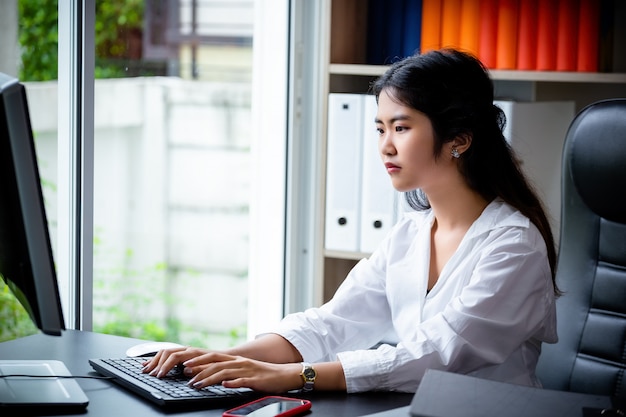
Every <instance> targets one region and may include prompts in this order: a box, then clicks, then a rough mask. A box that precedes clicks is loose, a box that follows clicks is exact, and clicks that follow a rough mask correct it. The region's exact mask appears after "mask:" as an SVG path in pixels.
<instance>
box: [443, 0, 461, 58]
mask: <svg viewBox="0 0 626 417" xmlns="http://www.w3.org/2000/svg"><path fill="white" fill-rule="evenodd" d="M460 39H461V0H443V2H442V3H441V47H443V48H445V47H452V48H458V47H459V40H460Z"/></svg>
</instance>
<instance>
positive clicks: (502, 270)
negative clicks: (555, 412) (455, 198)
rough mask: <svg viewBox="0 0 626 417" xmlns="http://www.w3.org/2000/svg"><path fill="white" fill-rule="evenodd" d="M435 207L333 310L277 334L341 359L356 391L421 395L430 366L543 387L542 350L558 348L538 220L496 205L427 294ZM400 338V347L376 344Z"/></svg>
mask: <svg viewBox="0 0 626 417" xmlns="http://www.w3.org/2000/svg"><path fill="white" fill-rule="evenodd" d="M433 221H434V215H433V213H432V211H431V210H427V211H423V212H411V213H408V214H406V215H405V217H404V218H403V220H401V221H400V222H399V223H398V224H397V225H396V226H395V227H394V228H393V230H392V231H391V232H390V234H389V235H388V237H387V238H386V239H385V241H384V242H383V243H382V244H381V246H380V247H379V248H378V249H377V250H376V251H375V252H374V253H373V254H372V256H371V257H370V258H369V259H364V260H361V261H360V262H359V263H358V264H357V265H356V266H355V267H354V268H353V269H352V271H351V272H350V273H349V274H348V276H347V277H346V279H345V281H344V282H343V283H342V285H341V286H340V288H339V289H338V290H337V292H336V293H335V296H334V297H333V299H332V300H330V301H329V302H328V303H326V304H325V305H323V306H322V307H320V308H312V309H308V310H306V311H305V312H302V313H297V314H291V315H288V316H287V317H285V318H284V319H283V320H282V321H281V322H280V324H279V325H278V326H277V327H275V328H274V329H273V330H272V332H274V333H278V334H280V335H282V336H283V337H285V338H286V339H287V340H289V341H290V342H291V343H292V344H293V345H294V346H295V347H296V348H297V349H298V350H299V352H300V353H301V355H302V356H303V358H304V360H305V361H307V362H321V361H333V360H339V361H340V362H341V364H342V366H343V370H344V374H345V378H346V384H347V390H348V392H360V391H368V390H394V391H406V392H414V391H415V390H416V389H417V387H418V385H419V382H420V380H421V378H422V376H423V375H424V372H425V371H426V369H429V368H433V369H441V370H447V371H451V372H458V373H467V374H472V375H475V376H481V377H485V378H490V379H495V380H500V381H505V382H512V383H518V384H524V385H535V386H539V385H540V384H539V382H538V380H537V378H536V377H535V367H536V363H537V359H538V356H539V353H540V350H541V343H542V342H547V343H554V342H556V341H557V335H556V311H555V304H554V301H555V296H554V290H553V286H552V279H551V273H550V267H549V264H548V259H547V254H546V246H545V243H544V240H543V238H542V237H541V234H540V233H539V231H538V230H537V228H536V227H535V226H534V225H533V224H532V223H531V222H530V220H529V219H528V218H526V217H525V216H523V215H522V214H521V213H520V212H518V211H517V210H515V209H514V208H512V207H511V206H509V205H508V204H506V203H504V202H502V201H501V200H495V201H493V202H492V203H490V204H489V205H488V206H487V208H485V210H484V211H483V213H482V214H481V216H480V217H479V218H478V219H477V220H476V221H475V222H474V224H473V225H472V226H471V227H470V228H469V230H468V231H467V233H466V235H465V236H464V238H463V240H462V241H461V243H460V245H459V247H458V249H457V250H456V252H455V253H454V254H453V256H452V257H451V258H450V260H449V261H448V262H447V264H446V265H445V267H444V268H443V270H442V271H441V275H440V276H439V279H438V281H437V283H436V284H435V286H434V287H433V288H432V290H431V291H430V292H428V293H427V285H428V275H429V268H430V241H431V237H430V236H431V233H430V231H431V226H432V224H433ZM390 331H393V332H395V335H396V336H397V340H396V341H397V344H395V343H394V344H382V345H381V346H379V347H378V348H377V349H372V348H370V347H372V346H374V345H375V344H377V342H379V341H380V340H381V339H383V338H384V337H385V335H388V334H389V333H390Z"/></svg>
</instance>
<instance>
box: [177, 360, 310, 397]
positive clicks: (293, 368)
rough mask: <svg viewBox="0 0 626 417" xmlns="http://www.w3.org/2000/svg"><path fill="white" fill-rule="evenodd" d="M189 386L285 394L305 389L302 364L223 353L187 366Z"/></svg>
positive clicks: (192, 361) (186, 372) (189, 361)
mask: <svg viewBox="0 0 626 417" xmlns="http://www.w3.org/2000/svg"><path fill="white" fill-rule="evenodd" d="M183 365H184V367H185V370H184V372H185V374H186V375H187V376H191V377H192V378H191V380H190V381H189V385H191V386H193V387H194V388H198V389H200V388H204V387H206V386H209V385H214V384H221V385H223V386H224V387H227V388H241V387H246V388H251V389H253V390H256V391H262V392H268V393H269V392H271V393H283V392H287V391H290V390H293V389H299V388H302V385H303V380H302V377H301V376H300V373H301V371H302V365H301V364H300V363H281V364H276V363H269V362H262V361H258V360H254V359H248V358H245V357H242V356H234V355H228V354H225V353H220V352H207V353H205V354H203V355H199V356H196V357H194V358H192V359H189V360H187V361H185V362H184V363H183Z"/></svg>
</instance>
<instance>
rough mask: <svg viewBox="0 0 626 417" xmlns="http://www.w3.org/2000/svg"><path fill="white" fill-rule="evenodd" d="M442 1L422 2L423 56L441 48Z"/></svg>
mask: <svg viewBox="0 0 626 417" xmlns="http://www.w3.org/2000/svg"><path fill="white" fill-rule="evenodd" d="M441 1H442V0H422V36H421V40H420V52H421V53H422V54H423V53H424V52H428V51H431V50H433V49H439V48H440V47H441Z"/></svg>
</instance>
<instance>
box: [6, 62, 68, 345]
mask: <svg viewBox="0 0 626 417" xmlns="http://www.w3.org/2000/svg"><path fill="white" fill-rule="evenodd" d="M0 276H1V277H2V279H3V280H4V281H5V282H6V284H7V286H8V287H9V288H10V289H11V291H12V292H13V294H14V295H15V297H16V298H17V299H18V300H19V301H20V303H21V304H22V305H23V306H24V308H25V310H26V311H27V312H28V313H29V314H30V316H31V318H32V320H33V322H34V323H35V324H36V325H37V327H38V328H39V329H40V330H41V331H42V332H44V333H46V334H52V335H60V334H61V331H62V330H64V328H65V325H64V321H63V312H62V309H61V301H60V297H59V290H58V286H57V277H56V270H55V266H54V261H53V257H52V248H51V246H50V235H49V231H48V222H47V218H46V212H45V208H44V200H43V194H42V189H41V182H40V178H39V170H38V167H37V157H36V154H35V144H34V141H33V134H32V130H31V125H30V115H29V112H28V104H27V100H26V90H25V88H24V86H23V85H22V84H20V83H19V82H18V80H17V79H15V78H13V77H11V76H8V75H6V74H2V73H0Z"/></svg>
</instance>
